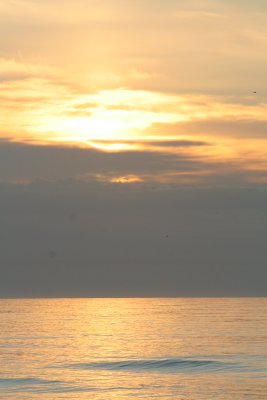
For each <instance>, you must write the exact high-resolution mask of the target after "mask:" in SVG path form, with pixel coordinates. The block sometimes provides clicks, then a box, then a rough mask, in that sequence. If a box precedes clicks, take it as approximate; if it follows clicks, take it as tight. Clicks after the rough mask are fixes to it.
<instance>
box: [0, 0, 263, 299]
mask: <svg viewBox="0 0 267 400" xmlns="http://www.w3.org/2000/svg"><path fill="white" fill-rule="evenodd" d="M266 71H267V3H266V1H265V0H254V1H253V2H252V1H248V0H242V1H241V0H235V1H232V0H231V1H230V0H212V1H211V0H210V1H209V0H164V1H163V0H153V1H152V0H142V1H141V0H102V1H99V0H98V1H97V0H90V1H88V0H56V1H55V0H53V1H52V0H46V1H41V0H9V1H4V0H0V222H1V223H0V250H1V251H0V276H1V279H0V297H1V296H2V297H8V296H11V297H20V296H21V297H25V296H26V297H31V296H56V297H57V296H78V297H79V296H81V297H83V296H85V297H87V296H89V297H90V296H97V297H99V296H100V297H102V296H103V297H106V296H110V297H113V296H115V297H117V296H126V297H129V296H141V297H143V296H145V297H146V296H243V295H244V296H245V295H248V296H262V295H267V272H266V265H267V245H266V237H267V235H266V234H267V85H266V82H267V72H266Z"/></svg>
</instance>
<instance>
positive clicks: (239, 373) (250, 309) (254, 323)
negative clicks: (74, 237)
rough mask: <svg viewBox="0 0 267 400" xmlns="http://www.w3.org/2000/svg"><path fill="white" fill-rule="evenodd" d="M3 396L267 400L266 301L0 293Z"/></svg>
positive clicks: (0, 395)
mask: <svg viewBox="0 0 267 400" xmlns="http://www.w3.org/2000/svg"><path fill="white" fill-rule="evenodd" d="M0 398H1V399H3V400H7V399H10V400H11V399H12V400H13V399H16V400H24V399H25V400H26V399H27V400H35V399H40V400H59V399H76V400H82V399H92V400H111V399H112V400H115V399H116V400H130V399H161V400H167V399H177V400H214V399H220V400H222V399H224V400H240V399H248V400H253V399H255V400H261V399H267V298H236V299H230V298H227V299H213V298H212V299H210V298H209V299H208V298H207V299H204V298H169V299H160V298H157V299H27V300H20V299H16V300H15V299H13V300H0Z"/></svg>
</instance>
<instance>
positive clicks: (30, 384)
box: [0, 377, 96, 393]
mask: <svg viewBox="0 0 267 400" xmlns="http://www.w3.org/2000/svg"><path fill="white" fill-rule="evenodd" d="M0 389H1V391H3V392H5V393H17V392H26V393H27V392H30V393H50V392H57V393H66V392H91V391H95V390H96V388H94V387H79V386H76V385H75V384H72V385H70V384H69V383H66V382H63V381H58V380H46V379H40V378H30V377H25V378H5V379H4V378H0Z"/></svg>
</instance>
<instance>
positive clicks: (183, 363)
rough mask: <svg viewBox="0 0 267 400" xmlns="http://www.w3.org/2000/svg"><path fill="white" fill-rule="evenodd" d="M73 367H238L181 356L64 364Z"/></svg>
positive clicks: (172, 369)
mask: <svg viewBox="0 0 267 400" xmlns="http://www.w3.org/2000/svg"><path fill="white" fill-rule="evenodd" d="M66 367H68V368H75V369H88V370H94V369H102V370H112V371H121V370H126V371H127V370H135V371H143V370H144V371H149V370H150V371H157V370H159V371H161V372H164V371H165V372H183V371H185V372H190V371H192V372H194V371H195V372H205V371H207V372H208V371H210V372H211V371H213V372H216V371H218V372H219V371H227V370H228V371H229V370H231V371H233V369H236V368H238V367H240V365H239V364H236V363H229V362H228V363H227V362H223V361H217V360H204V359H203V360H192V359H187V358H185V359H183V358H179V359H177V358H170V359H151V360H147V359H146V360H122V361H108V362H91V363H80V364H72V365H68V366H66Z"/></svg>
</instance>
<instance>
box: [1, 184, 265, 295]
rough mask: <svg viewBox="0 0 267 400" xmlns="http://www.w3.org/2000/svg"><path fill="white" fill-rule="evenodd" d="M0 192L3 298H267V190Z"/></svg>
mask: <svg viewBox="0 0 267 400" xmlns="http://www.w3.org/2000/svg"><path fill="white" fill-rule="evenodd" d="M0 191H1V197H0V207H1V210H2V216H1V218H2V223H1V226H0V236H1V242H0V250H1V251H0V271H1V277H2V279H1V281H0V295H1V296H79V297H82V296H89V297H90V296H125V295H127V296H170V295H174V296H190V295H195V296H196V295H202V296H203V295H204V296H209V295H213V296H214V295H215V296H216V295H217V296H225V295H228V296H229V295H234V296H246V295H266V268H265V266H266V262H267V258H266V257H267V253H266V243H265V238H266V234H267V232H266V227H267V221H266V204H267V192H266V188H265V189H263V188H255V187H253V188H252V187H251V188H247V189H245V188H243V189H240V188H238V189H237V188H214V187H213V188H205V189H200V188H197V187H192V186H191V187H188V188H185V187H173V186H172V187H165V189H164V190H162V187H158V186H157V187H155V185H148V186H143V185H141V184H140V185H137V184H132V185H122V184H114V185H110V184H107V183H99V182H98V183H93V182H92V183H90V184H88V183H85V182H78V181H70V180H66V181H57V182H44V181H36V182H35V183H32V184H31V185H26V186H25V185H24V186H22V185H14V184H13V185H10V184H0ZM166 234H168V238H166ZM192 249H193V250H192ZM51 254H53V255H55V254H56V256H55V257H51Z"/></svg>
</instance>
